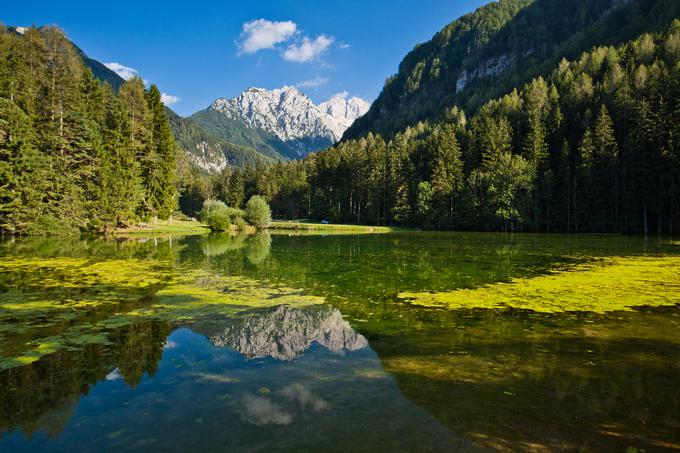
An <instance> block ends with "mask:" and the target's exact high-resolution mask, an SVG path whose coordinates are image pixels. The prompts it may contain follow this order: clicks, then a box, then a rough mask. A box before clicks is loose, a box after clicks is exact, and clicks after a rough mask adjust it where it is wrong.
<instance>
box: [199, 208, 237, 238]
mask: <svg viewBox="0 0 680 453" xmlns="http://www.w3.org/2000/svg"><path fill="white" fill-rule="evenodd" d="M229 209H230V208H229V207H228V206H227V205H226V204H224V203H222V202H221V201H217V200H206V201H205V202H204V203H203V209H201V221H202V222H203V223H205V224H206V225H208V226H209V227H210V229H211V230H217V231H229V228H230V227H231V216H230V214H231V213H230V212H229Z"/></svg>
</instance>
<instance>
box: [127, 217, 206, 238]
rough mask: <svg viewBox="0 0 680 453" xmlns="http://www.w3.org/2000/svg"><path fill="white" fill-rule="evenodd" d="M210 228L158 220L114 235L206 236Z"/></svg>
mask: <svg viewBox="0 0 680 453" xmlns="http://www.w3.org/2000/svg"><path fill="white" fill-rule="evenodd" d="M207 233H210V228H208V226H207V225H204V224H203V223H201V222H197V221H192V220H159V221H156V222H154V223H148V224H144V223H140V224H138V225H135V226H132V227H127V228H119V229H117V230H116V232H115V234H123V235H127V234H183V235H194V234H207Z"/></svg>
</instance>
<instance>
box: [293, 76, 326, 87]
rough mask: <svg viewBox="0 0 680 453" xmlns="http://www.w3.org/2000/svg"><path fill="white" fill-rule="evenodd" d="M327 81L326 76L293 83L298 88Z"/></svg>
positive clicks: (322, 83) (323, 83) (317, 85)
mask: <svg viewBox="0 0 680 453" xmlns="http://www.w3.org/2000/svg"><path fill="white" fill-rule="evenodd" d="M327 83H328V78H327V77H315V78H313V79H309V80H303V81H302V82H298V83H296V84H295V86H296V87H298V88H316V87H319V86H321V85H325V84H327Z"/></svg>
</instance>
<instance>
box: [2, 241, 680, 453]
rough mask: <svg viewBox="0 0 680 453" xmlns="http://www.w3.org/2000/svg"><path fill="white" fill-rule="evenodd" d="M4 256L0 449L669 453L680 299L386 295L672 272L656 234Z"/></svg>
mask: <svg viewBox="0 0 680 453" xmlns="http://www.w3.org/2000/svg"><path fill="white" fill-rule="evenodd" d="M0 254H1V256H0V261H1V262H0V271H1V272H0V451H93V452H94V451H97V452H99V451H112V450H137V451H167V450H203V451H299V450H307V451H310V450H311V451H485V450H515V451H516V450H524V451H554V450H567V451H568V450H579V449H581V450H584V451H605V450H606V451H626V449H628V448H629V447H634V448H638V449H645V450H647V451H663V450H669V451H672V450H678V449H680V391H679V390H678V389H679V388H680V306H678V305H673V303H677V304H680V294H677V293H675V292H670V293H669V295H668V298H670V299H669V300H670V302H671V303H670V304H668V303H667V304H664V305H666V306H662V307H644V306H642V307H637V308H634V309H632V310H625V311H620V310H614V311H611V310H610V311H606V312H602V313H598V312H595V311H581V312H573V311H570V310H569V309H568V307H566V308H565V310H562V311H558V312H552V313H542V312H540V310H539V311H536V310H530V309H526V310H522V309H516V308H495V309H480V308H465V309H460V308H459V309H456V308H455V307H445V308H443V307H441V308H429V307H422V306H418V305H414V304H413V303H411V302H410V301H409V300H408V298H403V297H400V294H402V293H405V292H408V293H429V292H444V291H455V290H460V289H465V288H467V289H473V288H483V287H485V286H488V287H490V288H493V286H492V285H495V284H498V283H499V282H508V281H511V280H513V279H527V280H531V279H534V278H540V277H541V276H544V275H546V274H549V273H553V272H555V270H556V269H559V270H560V271H563V272H569V269H570V268H574V269H575V268H576V267H577V266H579V265H582V264H583V263H588V262H594V261H598V260H602V259H608V258H611V257H625V258H633V259H637V258H640V259H644V258H646V257H677V256H678V255H680V247H679V246H678V245H677V244H674V243H673V242H671V241H669V240H668V239H667V238H666V239H663V238H661V239H647V240H645V239H644V238H638V237H619V236H538V235H500V234H463V233H411V232H408V233H394V234H386V235H362V236H345V235H337V236H335V235H331V236H314V235H312V236H304V235H303V236H287V235H272V236H270V235H269V234H260V235H257V236H253V237H248V238H230V237H227V236H219V235H213V236H203V237H185V238H181V237H158V238H142V239H140V238H133V239H119V240H63V239H59V240H57V239H42V240H16V241H5V242H3V243H1V244H0ZM673 271H674V272H675V275H678V276H679V278H680V269H677V268H676V269H674V270H673ZM669 284H670V285H677V284H678V282H677V281H675V282H669ZM490 285H491V286H490ZM671 287H672V286H671ZM576 290H578V289H577V288H575V289H574V291H576ZM638 290H639V292H640V300H641V301H642V302H641V303H643V302H644V300H645V290H646V289H645V288H644V287H640V288H638ZM602 299H603V300H605V299H606V295H605V294H603V295H602Z"/></svg>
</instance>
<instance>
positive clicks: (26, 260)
mask: <svg viewBox="0 0 680 453" xmlns="http://www.w3.org/2000/svg"><path fill="white" fill-rule="evenodd" d="M202 243H203V244H205V245H204V247H203V250H204V253H205V256H206V257H208V258H209V257H215V256H219V255H221V254H224V253H226V252H227V251H230V250H231V251H234V250H239V249H244V250H245V256H246V259H247V260H248V262H250V263H253V264H259V263H260V262H262V261H263V259H264V258H266V257H267V255H268V254H269V247H270V245H271V239H270V238H269V236H268V234H267V233H259V234H256V235H252V236H247V237H241V238H238V237H237V238H234V237H231V236H228V235H214V236H209V237H206V238H205V239H204V240H203V241H202ZM0 275H2V278H3V279H2V281H3V284H4V285H6V284H8V283H9V282H11V281H12V280H19V281H21V286H20V287H16V286H14V287H10V288H5V289H4V291H3V293H2V300H1V301H0V337H2V338H3V342H2V346H0V368H11V367H15V366H21V365H23V364H26V363H30V362H33V361H35V360H38V359H39V358H40V357H42V356H44V355H46V354H51V353H54V352H56V351H59V350H62V349H69V348H73V347H79V346H82V345H85V344H106V343H107V341H108V340H107V338H108V334H109V332H111V329H116V328H120V327H123V326H126V325H130V324H134V323H139V322H141V321H144V320H162V321H167V322H170V323H176V322H182V323H190V322H195V321H197V320H199V319H202V318H204V317H208V316H214V315H220V314H221V315H227V314H228V315H231V316H237V315H238V314H239V313H241V312H243V311H245V310H249V309H253V308H264V307H271V306H277V305H290V306H306V305H310V304H320V303H322V302H323V298H320V297H314V296H309V295H306V294H305V293H304V292H303V291H301V290H298V289H292V288H288V287H285V286H283V285H279V284H270V283H267V282H263V281H259V280H256V279H252V278H248V277H244V276H225V275H219V274H217V273H215V272H213V271H211V270H210V268H209V267H208V268H205V267H200V266H199V267H196V268H193V269H191V270H185V271H183V272H177V271H176V270H175V269H174V267H173V266H172V264H171V263H168V262H167V261H164V260H158V259H143V260H141V259H137V258H131V257H130V258H127V259H103V260H95V261H92V260H90V259H89V258H75V257H67V256H59V257H54V258H44V257H19V256H15V257H5V258H4V259H3V260H2V261H1V262H0Z"/></svg>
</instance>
